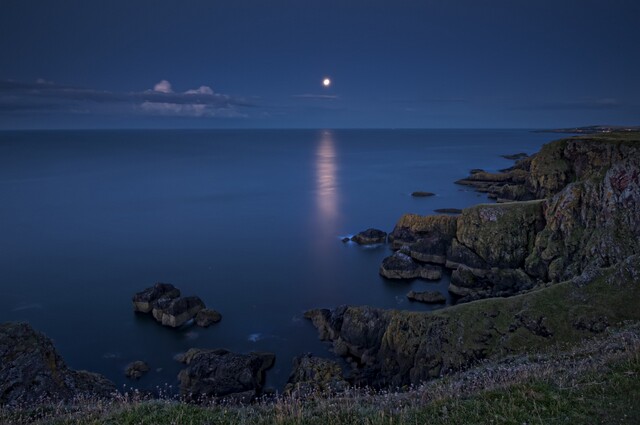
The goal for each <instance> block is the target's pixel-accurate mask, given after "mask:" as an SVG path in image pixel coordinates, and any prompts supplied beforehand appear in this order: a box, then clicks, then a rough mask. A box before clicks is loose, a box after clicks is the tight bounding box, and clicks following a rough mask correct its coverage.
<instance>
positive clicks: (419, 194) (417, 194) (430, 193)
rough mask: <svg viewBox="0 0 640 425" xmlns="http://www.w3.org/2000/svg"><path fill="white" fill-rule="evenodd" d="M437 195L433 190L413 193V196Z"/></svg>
mask: <svg viewBox="0 0 640 425" xmlns="http://www.w3.org/2000/svg"><path fill="white" fill-rule="evenodd" d="M435 195H436V194H435V193H432V192H421V191H418V192H412V193H411V196H413V197H414V198H427V197H429V196H435Z"/></svg>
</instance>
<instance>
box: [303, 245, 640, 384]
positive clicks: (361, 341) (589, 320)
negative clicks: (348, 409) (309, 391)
mask: <svg viewBox="0 0 640 425" xmlns="http://www.w3.org/2000/svg"><path fill="white" fill-rule="evenodd" d="M639 300H640V256H638V255H635V256H631V257H629V258H628V259H627V260H625V261H623V262H621V263H619V264H618V265H616V266H613V267H610V268H608V269H603V271H602V273H600V274H595V275H594V276H593V277H592V278H590V279H588V280H581V282H580V285H577V284H576V283H574V282H573V281H566V282H562V283H558V284H555V285H551V286H548V287H545V288H541V289H539V290H535V291H529V292H526V293H523V294H521V295H519V296H517V297H508V298H491V299H486V300H482V301H480V302H471V303H467V304H461V305H457V306H455V307H454V308H445V309H440V310H437V311H435V312H424V313H422V312H410V311H400V310H383V309H376V308H372V307H366V306H365V307H351V306H341V307H338V308H336V309H334V310H311V311H308V312H306V313H305V317H307V318H309V319H311V320H312V321H313V325H314V326H315V327H316V328H318V330H319V335H320V338H321V339H323V340H328V341H331V342H333V344H334V346H335V345H336V343H337V342H339V344H340V345H341V346H342V347H344V349H343V350H342V351H341V355H342V356H343V357H345V359H346V360H348V361H350V362H352V363H353V364H354V365H355V366H356V368H357V369H356V370H355V371H354V373H353V382H354V384H355V385H373V386H403V385H410V384H414V385H419V384H421V383H423V382H424V381H426V380H429V379H433V378H436V377H439V376H443V375H448V374H451V373H454V372H456V371H459V370H464V369H467V368H469V367H472V366H474V365H476V364H478V363H479V362H481V361H483V360H485V359H500V358H504V357H505V356H511V355H514V354H524V353H527V354H529V355H531V354H533V353H535V352H538V350H545V349H547V348H548V347H554V346H557V344H559V343H562V342H573V341H576V340H579V339H581V338H585V337H590V336H591V335H593V334H595V333H597V332H601V331H602V329H604V328H606V327H607V326H616V325H620V324H621V323H623V322H624V321H626V320H634V321H635V320H640V309H638V308H637V303H638V301H639Z"/></svg>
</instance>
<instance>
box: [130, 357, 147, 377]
mask: <svg viewBox="0 0 640 425" xmlns="http://www.w3.org/2000/svg"><path fill="white" fill-rule="evenodd" d="M147 372H149V365H148V364H146V363H145V362H143V361H141V360H136V361H135V362H131V363H129V364H128V365H127V367H126V369H125V371H124V374H125V376H126V377H127V378H131V379H140V378H142V376H143V375H144V374H146V373H147Z"/></svg>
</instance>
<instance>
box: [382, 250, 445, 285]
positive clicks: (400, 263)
mask: <svg viewBox="0 0 640 425" xmlns="http://www.w3.org/2000/svg"><path fill="white" fill-rule="evenodd" d="M380 274H381V275H382V276H384V277H386V278H387V279H415V278H418V277H420V278H423V279H428V280H439V279H440V278H441V277H442V269H441V268H440V267H437V266H430V265H421V264H419V263H417V262H416V261H414V260H413V259H412V258H411V257H410V256H408V255H407V254H404V253H402V252H400V251H398V252H396V253H394V254H393V255H390V256H389V257H387V258H385V259H384V260H382V265H381V266H380Z"/></svg>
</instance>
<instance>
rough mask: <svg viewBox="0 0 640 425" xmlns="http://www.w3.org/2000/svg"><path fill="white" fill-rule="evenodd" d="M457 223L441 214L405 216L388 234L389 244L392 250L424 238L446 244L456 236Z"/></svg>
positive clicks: (456, 218) (448, 216) (453, 218)
mask: <svg viewBox="0 0 640 425" xmlns="http://www.w3.org/2000/svg"><path fill="white" fill-rule="evenodd" d="M457 221H458V217H455V216H450V215H443V214H442V215H429V216H422V215H417V214H405V215H403V216H402V217H401V218H400V220H398V223H396V226H395V228H394V229H393V231H392V232H391V233H390V234H389V242H390V243H391V244H392V248H393V249H399V248H400V247H402V246H404V245H411V244H412V243H415V242H417V241H419V240H420V239H424V238H431V239H439V240H442V241H443V243H445V244H446V243H447V241H451V239H452V238H453V237H454V236H455V234H456V224H457Z"/></svg>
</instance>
